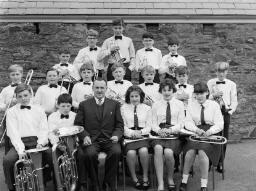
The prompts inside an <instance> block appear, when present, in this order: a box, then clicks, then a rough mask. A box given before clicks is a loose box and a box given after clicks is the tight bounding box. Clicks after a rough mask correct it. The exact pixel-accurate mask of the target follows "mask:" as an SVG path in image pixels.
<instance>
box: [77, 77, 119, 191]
mask: <svg viewBox="0 0 256 191" xmlns="http://www.w3.org/2000/svg"><path fill="white" fill-rule="evenodd" d="M106 91H107V83H106V81H104V80H103V79H101V78H98V79H96V80H95V81H94V82H93V92H94V97H92V98H90V99H87V100H85V101H83V102H81V103H80V105H79V108H78V113H77V115H76V118H75V122H74V125H79V126H83V127H84V131H83V132H82V133H80V134H78V137H79V141H80V146H79V148H78V156H77V158H78V164H79V169H80V171H79V173H80V176H79V180H78V181H79V184H80V186H81V185H83V184H84V183H86V174H85V173H86V172H87V173H88V175H89V178H90V179H91V182H92V184H93V185H92V189H91V190H98V188H99V180H98V153H99V152H100V151H103V152H105V153H106V154H107V158H106V163H105V178H104V185H103V188H105V187H106V185H108V186H109V188H110V191H115V180H116V176H117V167H118V162H119V158H120V155H121V146H120V143H119V141H120V139H121V137H122V136H123V128H124V124H123V119H122V116H121V112H120V104H119V103H118V102H117V101H114V100H111V99H108V98H106V97H105V93H106Z"/></svg>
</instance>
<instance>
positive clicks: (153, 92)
mask: <svg viewBox="0 0 256 191" xmlns="http://www.w3.org/2000/svg"><path fill="white" fill-rule="evenodd" d="M139 87H140V88H141V89H142V90H143V92H144V93H145V94H146V96H149V97H150V98H151V99H152V100H153V101H154V102H157V101H159V100H160V99H162V95H161V94H160V93H159V92H158V90H159V84H157V83H145V82H144V83H142V84H140V85H139Z"/></svg>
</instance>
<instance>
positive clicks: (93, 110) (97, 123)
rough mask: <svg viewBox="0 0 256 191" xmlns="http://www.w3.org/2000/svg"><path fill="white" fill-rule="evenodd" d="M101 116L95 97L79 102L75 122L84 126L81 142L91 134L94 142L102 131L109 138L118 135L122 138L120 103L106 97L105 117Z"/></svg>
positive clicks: (80, 135) (122, 124) (80, 137)
mask: <svg viewBox="0 0 256 191" xmlns="http://www.w3.org/2000/svg"><path fill="white" fill-rule="evenodd" d="M100 118H101V117H100V116H99V112H98V110H97V104H96V100H95V98H94V97H93V98H90V99H87V100H85V101H82V102H81V103H80V104H79V108H78V113H77V115H76V118H75V122H74V124H75V125H79V126H83V127H84V131H83V132H82V133H80V134H79V135H78V137H79V142H80V143H81V142H83V139H84V137H86V136H89V137H90V138H91V140H92V142H93V141H95V140H96V139H97V137H98V136H99V135H100V134H101V133H103V134H104V135H105V136H106V137H107V138H110V137H112V136H117V137H118V140H120V138H121V137H122V136H123V131H124V123H123V118H122V116H121V112H120V104H119V103H118V102H117V101H114V100H111V99H108V98H106V97H105V101H104V110H103V118H102V120H100Z"/></svg>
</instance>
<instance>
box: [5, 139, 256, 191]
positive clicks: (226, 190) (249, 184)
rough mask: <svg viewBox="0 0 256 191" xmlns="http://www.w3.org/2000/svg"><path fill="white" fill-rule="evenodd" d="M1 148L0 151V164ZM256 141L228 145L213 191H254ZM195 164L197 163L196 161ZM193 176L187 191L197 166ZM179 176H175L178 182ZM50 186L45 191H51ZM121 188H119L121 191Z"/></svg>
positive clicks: (192, 184)
mask: <svg viewBox="0 0 256 191" xmlns="http://www.w3.org/2000/svg"><path fill="white" fill-rule="evenodd" d="M2 156H3V148H1V149H0V163H1V164H2ZM255 159H256V140H247V141H243V142H242V143H239V144H230V145H229V146H228V150H227V157H226V164H225V165H226V166H225V168H226V174H225V176H226V177H225V180H222V179H221V175H220V174H218V173H215V182H216V183H215V184H216V187H215V191H256V160H255ZM196 163H197V161H196ZM194 169H195V176H194V177H193V178H190V180H189V185H188V186H189V188H188V191H198V190H199V187H200V184H199V181H200V177H199V176H198V175H199V170H198V166H197V165H196V166H195V167H194ZM180 176H181V175H180V174H179V173H177V174H176V175H175V180H176V181H177V182H178V181H179V178H180ZM127 184H128V187H127V188H126V190H129V191H135V189H133V188H132V187H131V183H130V181H129V180H127ZM50 187H52V186H51V185H49V186H48V189H47V191H51V190H53V189H50ZM121 188H122V187H120V189H121ZM208 188H209V191H212V173H210V174H209V185H208ZM0 190H1V191H7V189H6V186H5V183H4V177H3V171H2V165H0ZM151 190H152V191H153V190H155V189H150V191H151Z"/></svg>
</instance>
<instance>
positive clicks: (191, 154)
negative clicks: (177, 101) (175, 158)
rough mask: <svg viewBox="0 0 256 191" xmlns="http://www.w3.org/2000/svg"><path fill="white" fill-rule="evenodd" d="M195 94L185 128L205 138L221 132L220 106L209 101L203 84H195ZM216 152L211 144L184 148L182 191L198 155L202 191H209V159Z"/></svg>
mask: <svg viewBox="0 0 256 191" xmlns="http://www.w3.org/2000/svg"><path fill="white" fill-rule="evenodd" d="M194 94H195V99H196V100H195V101H192V102H190V103H189V105H188V109H187V115H186V120H185V128H186V129H187V130H189V131H192V132H194V133H195V134H197V135H199V136H203V137H209V136H210V135H214V134H216V133H219V132H221V131H222V129H223V124H224V122H223V117H222V115H221V111H220V107H219V105H218V104H217V103H216V102H215V101H212V100H208V99H207V98H208V96H209V91H208V88H207V85H206V84H205V83H202V82H199V83H197V84H195V85H194ZM214 152H215V150H214V147H212V145H211V144H197V143H195V142H192V141H188V143H187V145H185V148H184V153H185V164H184V169H183V175H182V183H181V186H180V191H185V190H186V187H187V182H188V177H189V171H190V168H191V166H192V165H193V163H194V160H195V157H196V154H198V157H199V167H200V172H201V191H207V182H208V169H209V158H210V159H211V158H212V156H213V155H215V154H214Z"/></svg>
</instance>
